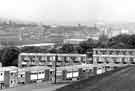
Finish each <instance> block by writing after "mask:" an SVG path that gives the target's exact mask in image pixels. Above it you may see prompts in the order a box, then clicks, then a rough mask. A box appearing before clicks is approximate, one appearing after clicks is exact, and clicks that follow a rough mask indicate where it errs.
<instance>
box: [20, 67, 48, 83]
mask: <svg viewBox="0 0 135 91" xmlns="http://www.w3.org/2000/svg"><path fill="white" fill-rule="evenodd" d="M49 71H50V68H49V67H47V66H33V67H25V68H20V69H19V72H18V82H19V83H26V84H27V83H31V82H38V81H41V82H42V81H49Z"/></svg>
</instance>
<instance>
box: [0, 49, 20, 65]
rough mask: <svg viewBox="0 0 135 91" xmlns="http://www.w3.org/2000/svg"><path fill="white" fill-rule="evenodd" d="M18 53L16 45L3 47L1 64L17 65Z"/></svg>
mask: <svg viewBox="0 0 135 91" xmlns="http://www.w3.org/2000/svg"><path fill="white" fill-rule="evenodd" d="M19 53H20V49H18V48H16V47H8V48H4V49H3V50H2V53H1V58H0V59H1V63H2V65H3V66H17V65H18V62H17V59H18V55H19Z"/></svg>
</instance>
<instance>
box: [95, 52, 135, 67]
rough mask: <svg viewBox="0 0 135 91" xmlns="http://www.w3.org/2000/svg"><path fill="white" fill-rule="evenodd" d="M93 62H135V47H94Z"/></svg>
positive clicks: (114, 63) (123, 63) (128, 63)
mask: <svg viewBox="0 0 135 91" xmlns="http://www.w3.org/2000/svg"><path fill="white" fill-rule="evenodd" d="M93 64H112V65H116V64H118V65H132V64H135V49H93Z"/></svg>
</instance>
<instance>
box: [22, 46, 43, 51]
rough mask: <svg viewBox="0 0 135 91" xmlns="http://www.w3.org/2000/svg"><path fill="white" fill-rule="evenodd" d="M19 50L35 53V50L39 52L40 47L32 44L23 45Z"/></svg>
mask: <svg viewBox="0 0 135 91" xmlns="http://www.w3.org/2000/svg"><path fill="white" fill-rule="evenodd" d="M21 52H26V53H34V52H35V53H36V52H41V49H40V47H34V46H29V47H23V48H22V49H21Z"/></svg>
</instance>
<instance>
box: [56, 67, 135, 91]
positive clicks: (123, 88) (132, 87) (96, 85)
mask: <svg viewBox="0 0 135 91" xmlns="http://www.w3.org/2000/svg"><path fill="white" fill-rule="evenodd" d="M57 91H135V66H130V67H127V68H123V69H121V70H119V71H116V72H108V73H105V74H102V75H99V76H96V77H93V78H89V79H87V80H84V81H80V82H77V83H74V84H72V85H68V86H65V87H63V88H61V89H58V90H57Z"/></svg>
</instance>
